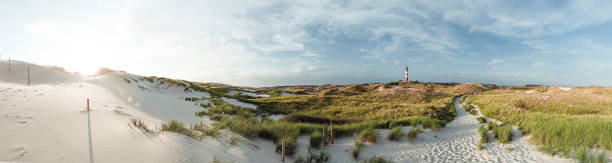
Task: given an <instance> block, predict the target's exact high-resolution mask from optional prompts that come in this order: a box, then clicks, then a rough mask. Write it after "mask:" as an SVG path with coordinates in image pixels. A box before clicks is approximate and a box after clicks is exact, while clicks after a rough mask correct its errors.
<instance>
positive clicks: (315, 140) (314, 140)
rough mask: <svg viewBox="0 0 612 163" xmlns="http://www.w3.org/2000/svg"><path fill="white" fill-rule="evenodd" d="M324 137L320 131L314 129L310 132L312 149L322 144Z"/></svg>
mask: <svg viewBox="0 0 612 163" xmlns="http://www.w3.org/2000/svg"><path fill="white" fill-rule="evenodd" d="M324 141H325V138H324V137H323V134H322V133H321V131H314V132H312V133H311V134H310V143H309V144H310V147H311V148H314V149H318V148H319V147H321V145H324V143H326V142H324Z"/></svg>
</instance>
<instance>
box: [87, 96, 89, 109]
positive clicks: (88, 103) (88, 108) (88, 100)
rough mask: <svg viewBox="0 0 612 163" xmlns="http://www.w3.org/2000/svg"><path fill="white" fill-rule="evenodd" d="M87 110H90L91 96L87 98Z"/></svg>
mask: <svg viewBox="0 0 612 163" xmlns="http://www.w3.org/2000/svg"><path fill="white" fill-rule="evenodd" d="M87 111H89V98H87Z"/></svg>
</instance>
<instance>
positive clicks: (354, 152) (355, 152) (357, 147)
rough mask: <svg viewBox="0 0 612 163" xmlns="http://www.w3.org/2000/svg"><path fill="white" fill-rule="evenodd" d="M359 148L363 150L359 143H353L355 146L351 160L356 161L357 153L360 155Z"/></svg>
mask: <svg viewBox="0 0 612 163" xmlns="http://www.w3.org/2000/svg"><path fill="white" fill-rule="evenodd" d="M361 148H363V143H361V142H359V141H355V145H354V146H353V158H355V159H358V158H359V153H361Z"/></svg>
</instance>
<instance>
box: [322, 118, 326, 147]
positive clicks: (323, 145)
mask: <svg viewBox="0 0 612 163" xmlns="http://www.w3.org/2000/svg"><path fill="white" fill-rule="evenodd" d="M321 143H323V144H321V148H325V123H323V141H322V142H321Z"/></svg>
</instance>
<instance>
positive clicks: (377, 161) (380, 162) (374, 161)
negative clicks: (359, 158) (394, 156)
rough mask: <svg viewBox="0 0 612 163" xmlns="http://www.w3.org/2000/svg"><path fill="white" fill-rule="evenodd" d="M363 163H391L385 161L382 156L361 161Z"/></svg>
mask: <svg viewBox="0 0 612 163" xmlns="http://www.w3.org/2000/svg"><path fill="white" fill-rule="evenodd" d="M363 163H391V160H387V159H386V158H384V157H382V156H372V157H370V158H369V159H366V160H363Z"/></svg>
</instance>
